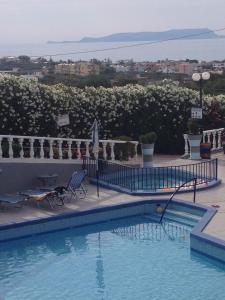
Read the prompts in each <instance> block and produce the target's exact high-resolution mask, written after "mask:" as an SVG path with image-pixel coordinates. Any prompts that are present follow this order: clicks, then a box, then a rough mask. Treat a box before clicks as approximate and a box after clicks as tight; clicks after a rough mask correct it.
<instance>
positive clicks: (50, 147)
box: [49, 140, 54, 159]
mask: <svg viewBox="0 0 225 300" xmlns="http://www.w3.org/2000/svg"><path fill="white" fill-rule="evenodd" d="M53 143H54V141H53V140H49V158H50V159H53V157H54V151H53Z"/></svg>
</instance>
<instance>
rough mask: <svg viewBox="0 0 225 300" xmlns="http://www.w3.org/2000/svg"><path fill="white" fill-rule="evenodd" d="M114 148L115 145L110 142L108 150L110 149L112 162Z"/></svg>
mask: <svg viewBox="0 0 225 300" xmlns="http://www.w3.org/2000/svg"><path fill="white" fill-rule="evenodd" d="M114 146H115V143H114V142H111V143H110V148H111V160H112V161H114V160H115V153H114Z"/></svg>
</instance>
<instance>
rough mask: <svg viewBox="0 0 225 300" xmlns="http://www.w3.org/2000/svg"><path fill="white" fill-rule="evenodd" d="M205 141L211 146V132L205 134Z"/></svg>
mask: <svg viewBox="0 0 225 300" xmlns="http://www.w3.org/2000/svg"><path fill="white" fill-rule="evenodd" d="M207 141H208V143H210V144H211V132H208V133H207Z"/></svg>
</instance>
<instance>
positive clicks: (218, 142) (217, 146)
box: [184, 128, 224, 155]
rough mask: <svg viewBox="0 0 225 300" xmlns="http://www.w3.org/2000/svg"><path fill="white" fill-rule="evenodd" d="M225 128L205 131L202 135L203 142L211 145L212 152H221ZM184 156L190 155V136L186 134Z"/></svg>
mask: <svg viewBox="0 0 225 300" xmlns="http://www.w3.org/2000/svg"><path fill="white" fill-rule="evenodd" d="M223 131H224V128H218V129H212V130H205V131H203V133H202V142H203V143H211V145H212V148H211V151H219V150H221V149H222V132H223ZM184 143H185V144H184V145H185V146H184V154H185V155H188V154H189V152H190V147H189V142H188V134H184Z"/></svg>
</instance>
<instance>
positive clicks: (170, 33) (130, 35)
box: [48, 28, 223, 43]
mask: <svg viewBox="0 0 225 300" xmlns="http://www.w3.org/2000/svg"><path fill="white" fill-rule="evenodd" d="M203 33H205V34H203ZM221 37H223V36H219V35H217V34H216V33H215V32H213V31H210V29H208V28H194V29H171V30H167V31H161V32H124V33H114V34H110V35H106V36H103V37H96V38H93V37H84V38H83V39H81V40H80V41H62V42H57V41H48V43H93V42H94V43H97V42H102V43H103V42H141V41H158V40H167V39H178V38H179V39H183V40H187V39H217V38H221Z"/></svg>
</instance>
